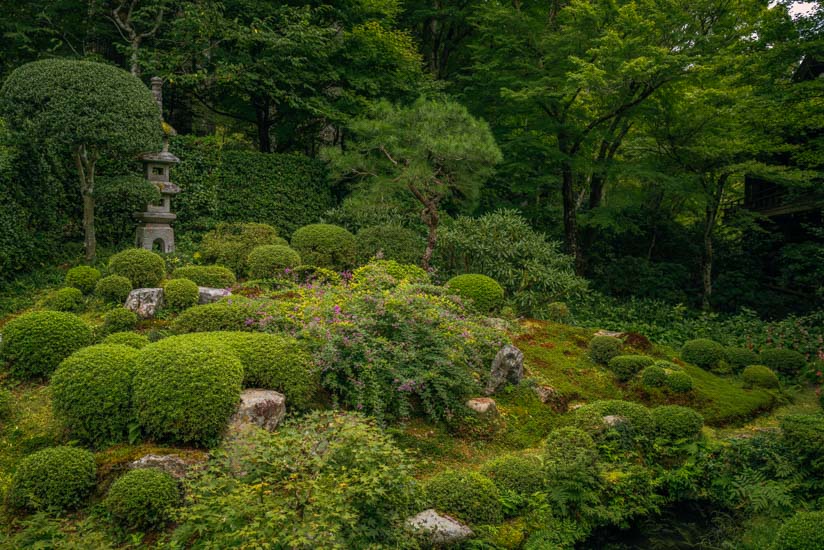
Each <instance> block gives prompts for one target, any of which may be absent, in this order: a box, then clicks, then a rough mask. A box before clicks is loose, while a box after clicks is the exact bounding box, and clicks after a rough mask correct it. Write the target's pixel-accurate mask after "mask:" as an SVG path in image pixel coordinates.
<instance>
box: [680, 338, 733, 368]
mask: <svg viewBox="0 0 824 550" xmlns="http://www.w3.org/2000/svg"><path fill="white" fill-rule="evenodd" d="M681 359H683V360H684V361H686V362H687V363H692V364H693V365H695V366H698V367H701V368H702V369H711V370H713V369H717V368H718V366H719V365H720V364H721V361H725V360H726V359H727V354H726V352H725V351H724V346H722V345H721V344H719V343H718V342H716V341H714V340H709V339H707V338H698V339H696V340H689V341H688V342H687V343H685V344H684V347H683V348H681Z"/></svg>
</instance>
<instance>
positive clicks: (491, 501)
mask: <svg viewBox="0 0 824 550" xmlns="http://www.w3.org/2000/svg"><path fill="white" fill-rule="evenodd" d="M426 495H427V497H428V499H429V501H430V503H431V504H432V506H434V508H435V509H436V510H438V511H439V512H444V513H446V514H449V515H452V516H455V517H457V518H459V519H462V520H464V521H467V522H469V523H472V524H478V525H485V524H494V523H500V522H501V520H502V519H503V510H502V509H501V495H500V492H499V491H498V488H497V487H495V484H494V483H492V481H491V480H490V479H489V478H487V477H485V476H483V475H481V474H479V473H477V472H472V471H457V470H447V471H445V472H441V473H439V474H437V475H436V476H434V477H433V478H432V479H430V480H429V482H428V483H427V484H426Z"/></svg>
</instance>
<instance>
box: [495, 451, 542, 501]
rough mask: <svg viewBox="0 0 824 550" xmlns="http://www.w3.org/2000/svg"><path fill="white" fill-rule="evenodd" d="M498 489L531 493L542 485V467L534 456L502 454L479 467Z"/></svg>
mask: <svg viewBox="0 0 824 550" xmlns="http://www.w3.org/2000/svg"><path fill="white" fill-rule="evenodd" d="M481 473H482V474H483V475H485V476H486V477H488V478H489V479H491V480H492V482H493V483H494V484H495V486H497V487H498V490H500V491H512V492H514V493H518V494H519V495H524V496H528V495H532V494H534V493H537V492H538V491H540V490H541V489H543V487H544V467H543V465H542V464H541V461H540V460H539V459H538V457H536V456H521V455H503V456H500V457H498V458H495V459H493V460H491V461H489V462H487V463H486V464H484V465H483V467H482V468H481Z"/></svg>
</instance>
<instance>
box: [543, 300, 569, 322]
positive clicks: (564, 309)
mask: <svg viewBox="0 0 824 550" xmlns="http://www.w3.org/2000/svg"><path fill="white" fill-rule="evenodd" d="M569 315H570V313H569V306H568V305H566V303H564V302H550V303H549V304H547V306H546V318H547V319H549V320H550V321H554V322H556V323H563V322H564V321H567V320H568V319H569Z"/></svg>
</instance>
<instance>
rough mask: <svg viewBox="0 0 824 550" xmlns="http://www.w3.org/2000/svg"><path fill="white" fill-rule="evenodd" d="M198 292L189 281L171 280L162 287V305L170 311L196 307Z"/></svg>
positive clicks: (195, 286)
mask: <svg viewBox="0 0 824 550" xmlns="http://www.w3.org/2000/svg"><path fill="white" fill-rule="evenodd" d="M199 298H200V291H199V290H198V288H197V285H196V284H195V283H194V282H192V281H190V280H189V279H172V280H170V281H166V284H165V285H163V305H164V306H165V307H167V308H169V309H170V310H172V311H183V310H184V309H186V308H190V307H192V306H194V305H197V301H198V299H199Z"/></svg>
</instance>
